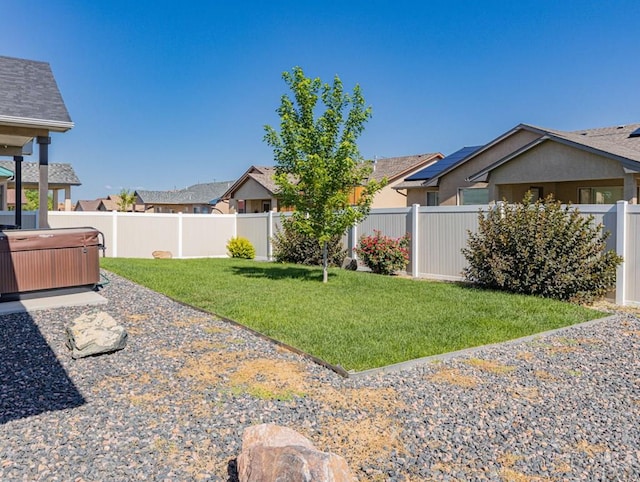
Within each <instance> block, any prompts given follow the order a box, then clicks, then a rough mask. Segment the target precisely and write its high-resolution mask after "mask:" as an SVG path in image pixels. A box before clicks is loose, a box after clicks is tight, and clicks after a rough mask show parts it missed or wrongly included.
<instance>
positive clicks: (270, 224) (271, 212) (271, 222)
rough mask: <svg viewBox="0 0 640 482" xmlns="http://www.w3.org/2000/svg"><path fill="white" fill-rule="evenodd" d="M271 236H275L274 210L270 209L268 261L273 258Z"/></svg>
mask: <svg viewBox="0 0 640 482" xmlns="http://www.w3.org/2000/svg"><path fill="white" fill-rule="evenodd" d="M274 202H275V201H274ZM271 238H273V211H269V213H268V214H267V261H272V260H273V245H272V244H271Z"/></svg>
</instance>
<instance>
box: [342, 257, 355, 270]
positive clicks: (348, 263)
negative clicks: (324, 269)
mask: <svg viewBox="0 0 640 482" xmlns="http://www.w3.org/2000/svg"><path fill="white" fill-rule="evenodd" d="M342 269H347V270H349V271H358V260H357V259H355V258H349V257H348V256H347V257H346V258H344V261H343V262H342Z"/></svg>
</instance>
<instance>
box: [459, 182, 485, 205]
mask: <svg viewBox="0 0 640 482" xmlns="http://www.w3.org/2000/svg"><path fill="white" fill-rule="evenodd" d="M458 204H459V205H460V206H471V205H474V204H489V188H487V187H468V188H461V189H458Z"/></svg>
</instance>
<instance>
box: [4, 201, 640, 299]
mask: <svg viewBox="0 0 640 482" xmlns="http://www.w3.org/2000/svg"><path fill="white" fill-rule="evenodd" d="M481 209H482V210H484V211H486V210H487V209H489V207H488V206H439V207H424V206H418V205H415V206H413V207H410V208H397V209H375V210H372V211H371V213H370V215H369V216H368V217H367V218H366V219H365V220H364V221H363V222H361V223H360V224H358V225H357V226H354V227H353V228H352V229H351V230H350V231H349V232H348V233H346V234H345V236H344V238H343V239H344V243H345V246H346V247H347V249H348V250H349V253H350V255H352V256H353V254H354V253H353V248H355V246H356V245H357V242H358V240H359V238H360V237H361V236H363V235H368V234H373V232H374V230H380V231H381V232H382V233H383V234H386V235H388V236H392V237H399V236H402V235H404V234H405V233H408V234H409V235H410V236H411V250H410V252H411V260H410V264H409V266H408V269H407V271H408V272H409V273H411V274H413V276H414V277H425V278H433V279H442V280H459V279H462V274H461V273H462V270H463V268H464V267H465V265H466V260H465V258H464V256H463V255H462V252H461V250H462V248H464V247H465V246H466V243H467V236H468V234H467V233H468V231H471V232H473V231H475V230H476V229H477V227H478V211H479V210H481ZM579 209H580V211H581V212H582V213H583V214H585V215H593V216H594V219H595V222H596V223H603V224H604V226H605V229H606V230H608V231H610V232H611V236H610V238H609V240H608V246H609V248H610V249H612V250H615V251H616V252H618V254H620V255H622V256H623V257H624V260H625V261H624V263H623V264H622V265H621V266H620V268H619V269H618V276H617V285H616V302H617V303H618V304H636V305H640V273H639V272H638V270H637V269H636V268H637V266H636V265H637V262H638V259H640V241H639V239H640V236H638V234H640V206H638V205H628V204H627V203H626V202H625V201H620V202H618V203H617V204H613V205H585V204H583V205H580V206H579ZM25 214H26V213H25ZM12 215H13V213H7V212H3V213H0V224H2V223H5V224H12V218H11V216H12ZM287 215H288V214H285V213H283V214H281V213H274V212H270V213H262V214H227V215H204V214H146V213H119V212H108V213H103V212H63V211H55V212H50V213H49V225H50V227H52V228H62V227H77V226H92V227H94V228H96V229H98V230H100V231H101V232H102V233H103V234H104V237H105V244H106V248H107V249H106V256H109V257H131V258H132V257H135V258H151V257H152V252H153V251H157V250H161V251H170V252H171V253H172V255H173V256H174V257H176V258H190V257H226V256H227V252H226V244H227V242H228V241H229V239H231V238H232V237H234V236H242V237H245V238H247V239H249V240H250V241H251V243H253V245H254V247H255V248H256V257H257V259H261V260H268V259H271V257H272V243H271V238H272V236H273V234H274V233H275V232H277V229H279V227H280V225H281V217H282V216H287ZM23 216H24V215H23ZM23 219H24V220H26V219H27V218H25V217H23ZM35 219H37V217H36V216H33V220H34V222H35ZM23 225H24V226H25V227H28V226H29V224H27V222H23Z"/></svg>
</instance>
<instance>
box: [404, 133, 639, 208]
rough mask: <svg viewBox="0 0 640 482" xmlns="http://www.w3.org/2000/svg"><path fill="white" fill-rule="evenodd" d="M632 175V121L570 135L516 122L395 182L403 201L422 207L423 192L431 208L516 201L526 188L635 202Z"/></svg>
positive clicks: (575, 199)
mask: <svg viewBox="0 0 640 482" xmlns="http://www.w3.org/2000/svg"><path fill="white" fill-rule="evenodd" d="M470 149H471V148H470ZM459 152H460V151H459ZM445 159H446V158H445ZM441 162H442V161H441ZM438 164H439V163H437V164H435V167H436V168H437V166H438ZM425 177H428V176H425ZM639 179H640V124H632V125H625V126H614V127H605V128H598V129H586V130H579V131H573V132H566V131H559V130H553V129H546V128H541V127H535V126H531V125H528V124H520V125H518V126H516V127H514V128H513V129H511V130H509V131H507V132H506V133H504V134H503V135H501V136H499V137H498V138H496V139H494V140H493V141H491V142H489V143H488V144H486V145H484V146H482V147H480V148H472V149H471V150H469V151H468V152H466V153H463V155H462V156H461V157H460V158H458V159H457V160H456V161H455V162H453V163H448V165H443V168H442V169H441V170H439V169H435V170H434V172H432V173H431V175H430V177H428V179H424V180H417V181H416V180H415V179H414V180H413V181H409V180H407V181H405V183H404V184H403V185H402V186H403V187H405V188H406V189H407V192H408V195H407V204H408V205H411V204H412V203H418V204H428V199H427V196H429V195H428V194H427V193H428V192H437V197H438V204H439V205H462V204H486V203H488V202H493V201H500V200H502V199H506V200H507V201H511V202H514V201H520V200H522V198H523V197H524V195H525V193H526V192H527V191H531V192H532V194H533V196H534V198H538V197H546V196H547V195H549V194H552V195H553V196H554V197H555V198H556V199H559V200H560V201H562V202H571V203H574V204H609V203H614V202H616V201H619V200H626V201H628V202H629V203H632V204H637V202H638V180H639ZM431 198H433V195H431Z"/></svg>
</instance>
